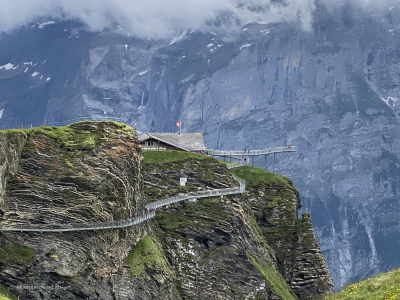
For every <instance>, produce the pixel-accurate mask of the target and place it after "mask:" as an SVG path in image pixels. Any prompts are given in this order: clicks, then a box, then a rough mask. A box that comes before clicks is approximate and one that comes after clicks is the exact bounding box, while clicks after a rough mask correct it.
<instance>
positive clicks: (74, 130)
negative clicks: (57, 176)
mask: <svg viewBox="0 0 400 300" xmlns="http://www.w3.org/2000/svg"><path fill="white" fill-rule="evenodd" d="M106 127H112V128H114V130H116V131H117V132H118V133H125V134H127V135H129V136H130V137H132V133H133V132H134V131H135V130H134V129H133V128H131V127H129V126H128V125H126V124H123V123H118V122H115V121H82V122H77V123H73V124H70V125H67V126H60V127H50V126H41V127H34V128H28V129H7V130H0V135H6V136H8V137H11V136H12V135H13V134H23V135H25V136H26V137H31V136H38V135H45V136H48V137H50V138H51V139H53V140H54V141H56V142H57V143H58V144H59V145H60V147H61V148H63V149H66V150H71V151H73V150H91V149H94V148H96V147H97V146H98V145H99V143H100V142H101V139H102V137H104V135H105V134H107V130H106Z"/></svg>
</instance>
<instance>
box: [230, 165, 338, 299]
mask: <svg viewBox="0 0 400 300" xmlns="http://www.w3.org/2000/svg"><path fill="white" fill-rule="evenodd" d="M236 172H237V175H239V176H240V174H241V172H240V170H238V171H236ZM246 187H247V189H248V191H249V192H248V199H249V200H248V201H249V202H250V206H251V209H252V211H253V213H254V215H255V217H256V220H257V223H258V225H259V226H260V228H261V231H262V233H263V235H264V236H265V239H266V241H267V242H268V244H269V245H271V247H272V248H273V249H274V250H275V253H276V258H277V261H278V269H279V271H280V272H281V273H282V276H283V277H284V278H285V280H286V281H287V282H288V283H289V285H290V287H291V288H292V289H293V291H294V292H295V293H296V294H297V295H298V296H299V298H300V299H315V300H317V299H322V298H323V297H324V296H325V295H327V294H329V293H332V290H333V281H332V276H331V274H330V273H329V270H328V267H327V264H326V262H325V259H324V256H323V255H322V252H321V249H320V247H319V244H318V240H317V238H316V236H315V233H314V230H313V227H312V224H311V220H310V216H309V214H307V213H304V214H303V217H302V219H298V217H297V214H298V209H299V208H300V207H301V204H300V198H299V193H298V191H297V190H296V188H295V187H294V186H293V184H292V182H291V181H290V180H288V179H286V178H285V177H279V176H273V175H270V176H269V178H268V177H266V178H264V179H263V177H262V174H260V176H259V177H257V178H253V179H252V180H249V181H248V183H247V186H246Z"/></svg>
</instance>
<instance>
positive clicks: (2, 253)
mask: <svg viewBox="0 0 400 300" xmlns="http://www.w3.org/2000/svg"><path fill="white" fill-rule="evenodd" d="M35 254H36V251H35V249H32V248H29V247H27V246H23V245H19V244H16V243H13V244H8V245H0V263H1V264H5V265H27V266H29V265H30V264H31V263H32V260H33V257H34V256H35Z"/></svg>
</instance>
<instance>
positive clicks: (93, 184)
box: [0, 122, 177, 300]
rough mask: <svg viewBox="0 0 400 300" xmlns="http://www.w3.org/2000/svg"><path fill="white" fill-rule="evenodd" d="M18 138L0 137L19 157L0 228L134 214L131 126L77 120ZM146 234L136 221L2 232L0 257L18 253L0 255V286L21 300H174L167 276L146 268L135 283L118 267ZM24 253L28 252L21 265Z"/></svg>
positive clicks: (135, 148) (138, 205)
mask: <svg viewBox="0 0 400 300" xmlns="http://www.w3.org/2000/svg"><path fill="white" fill-rule="evenodd" d="M24 134H25V135H22V134H21V136H26V137H27V140H26V143H25V145H22V142H19V143H17V142H18V141H19V140H14V138H15V136H16V137H19V136H20V135H19V134H18V135H14V134H13V135H10V136H9V137H2V141H4V140H5V139H9V140H10V142H9V143H10V145H14V144H17V145H20V146H19V147H18V148H17V150H19V153H9V155H15V154H20V157H21V158H20V159H19V161H18V160H17V161H16V163H15V164H14V169H11V168H9V169H8V172H6V174H5V178H6V180H7V186H6V190H5V197H4V202H5V205H4V209H3V210H4V215H3V217H2V218H1V220H0V222H1V225H2V226H13V225H15V224H19V225H25V226H29V224H52V223H62V224H70V225H73V223H77V222H85V223H90V222H96V221H107V220H110V221H111V220H120V219H127V218H130V217H133V216H135V215H137V214H138V213H139V212H141V209H142V207H143V206H144V204H145V203H144V199H143V180H142V176H141V173H140V168H141V165H140V164H141V157H140V152H139V145H138V142H137V137H136V134H135V132H134V131H133V130H132V129H130V128H128V127H126V126H125V125H123V124H117V123H113V122H104V123H96V122H82V123H76V124H73V125H71V126H68V127H61V128H38V129H32V130H28V131H26V132H25V133H24ZM8 147H9V148H10V149H11V150H13V148H12V147H11V146H8ZM17 150H15V151H17ZM15 151H14V152H15ZM17 152H18V151H17ZM15 157H16V158H18V155H16V156H15ZM2 160H3V157H2ZM14 160H16V159H15V158H14ZM149 231H152V229H151V228H150V227H149V224H148V223H144V224H142V225H139V226H135V227H131V228H126V229H121V230H103V231H97V232H69V233H63V234H61V233H43V234H40V233H6V232H4V233H2V235H1V238H0V250H1V251H0V252H1V253H4V252H5V251H6V250H7V249H12V247H14V248H15V249H17V250H16V252H18V253H16V256H15V257H14V258H13V256H12V257H11V258H8V259H7V257H5V256H1V255H0V284H3V285H4V286H6V287H7V288H8V289H9V290H10V291H11V292H13V293H15V294H16V295H18V296H20V297H22V298H29V299H50V298H54V297H55V298H63V299H146V300H147V299H157V297H159V296H160V295H165V297H164V298H163V299H177V298H176V295H175V292H174V291H175V288H174V285H173V279H172V278H171V277H170V274H169V273H167V272H165V271H163V270H157V269H154V270H152V269H151V268H149V269H147V270H146V273H144V275H145V276H141V277H138V278H135V277H132V276H131V275H130V273H129V268H127V267H124V265H125V264H124V259H125V258H126V257H127V256H128V254H129V252H130V250H131V249H132V247H133V246H134V245H135V244H136V243H137V241H138V240H139V239H140V238H141V236H143V234H145V233H146V232H149ZM15 243H16V244H15ZM17 245H24V246H25V247H27V248H20V246H17ZM27 249H34V253H35V254H34V255H33V256H29V259H25V260H22V259H21V258H23V257H24V255H25V253H26V252H27V251H28V250H27ZM25 287H28V288H25ZM29 287H31V288H29ZM35 287H49V288H35Z"/></svg>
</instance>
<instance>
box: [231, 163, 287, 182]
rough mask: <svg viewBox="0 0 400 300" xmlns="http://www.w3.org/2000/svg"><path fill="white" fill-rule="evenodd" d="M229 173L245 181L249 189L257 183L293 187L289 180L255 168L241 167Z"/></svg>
mask: <svg viewBox="0 0 400 300" xmlns="http://www.w3.org/2000/svg"><path fill="white" fill-rule="evenodd" d="M231 171H232V172H233V173H234V174H235V175H236V176H239V177H240V178H243V179H245V180H246V183H247V184H248V185H249V186H251V187H255V186H257V185H258V184H259V183H274V184H278V185H287V186H292V185H293V184H292V182H291V180H290V179H289V178H287V177H285V176H281V175H278V174H275V173H272V172H270V171H267V170H265V169H261V168H257V167H251V166H243V167H240V168H234V169H232V170H231Z"/></svg>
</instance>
